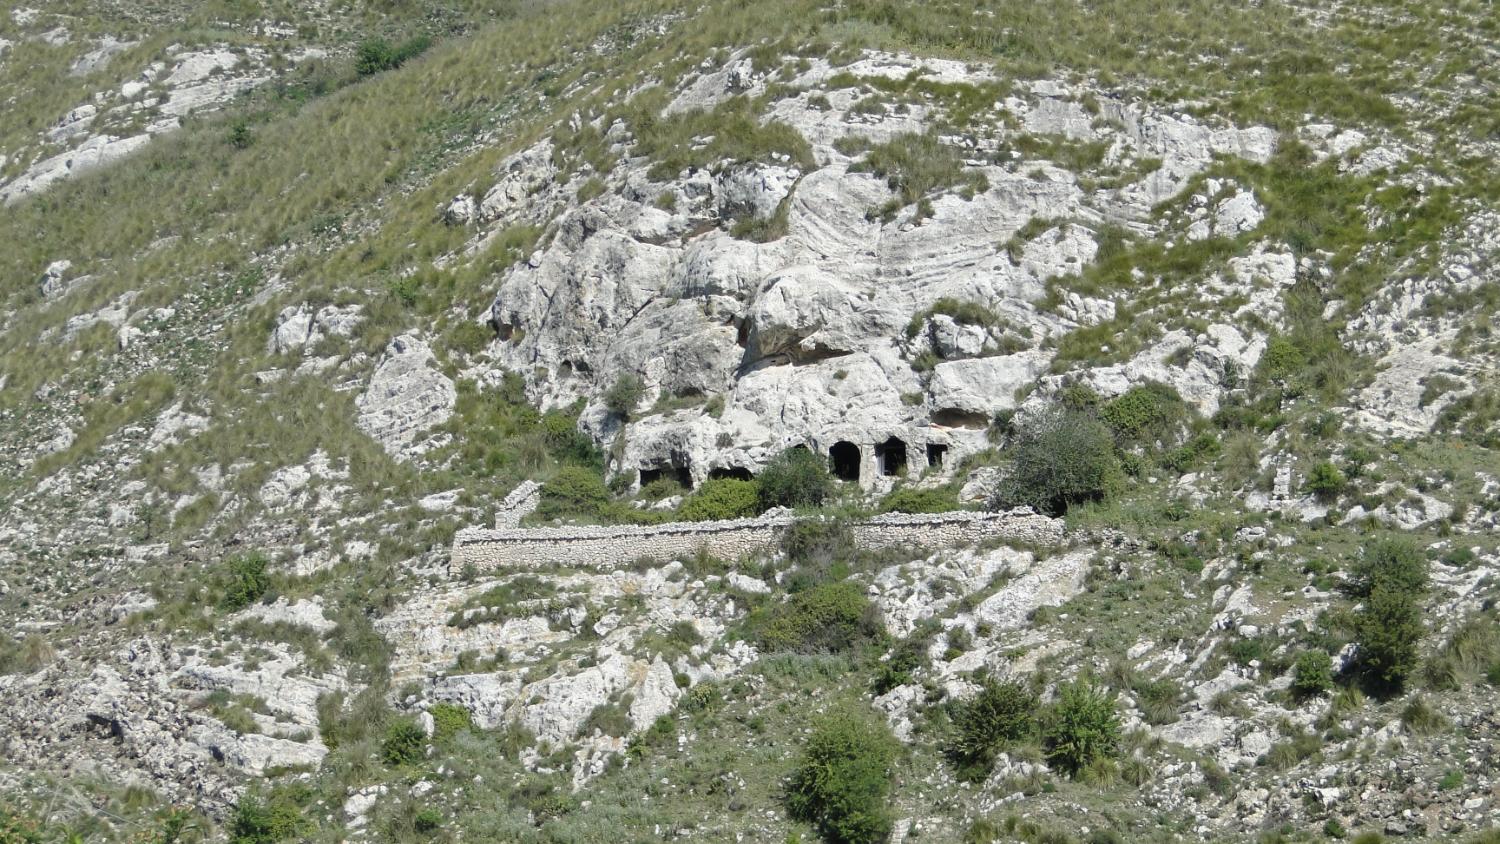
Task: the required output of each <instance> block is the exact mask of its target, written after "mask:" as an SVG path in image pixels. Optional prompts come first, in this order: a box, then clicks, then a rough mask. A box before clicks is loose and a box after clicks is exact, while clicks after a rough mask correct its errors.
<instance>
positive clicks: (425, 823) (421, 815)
mask: <svg viewBox="0 0 1500 844" xmlns="http://www.w3.org/2000/svg"><path fill="white" fill-rule="evenodd" d="M411 826H412V829H415V830H416V831H417V832H420V833H423V834H424V835H425V834H427V833H432V832H437V831H438V830H439V829H441V828H442V826H443V813H442V812H439V811H438V810H437V809H434V808H432V807H431V806H427V807H425V808H422V809H418V810H417V812H416V814H414V815H412V816H411Z"/></svg>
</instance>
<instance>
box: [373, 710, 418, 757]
mask: <svg viewBox="0 0 1500 844" xmlns="http://www.w3.org/2000/svg"><path fill="white" fill-rule="evenodd" d="M426 748H427V735H426V734H425V733H423V732H422V728H421V727H419V726H417V722H416V721H413V720H411V719H410V718H402V719H401V720H399V721H396V722H394V723H392V724H391V725H390V726H389V727H386V730H385V738H384V739H382V740H381V742H380V758H381V759H384V760H385V763H386V764H387V765H391V766H398V765H412V764H415V763H417V762H419V761H421V759H422V755H423V754H424V753H425V752H426Z"/></svg>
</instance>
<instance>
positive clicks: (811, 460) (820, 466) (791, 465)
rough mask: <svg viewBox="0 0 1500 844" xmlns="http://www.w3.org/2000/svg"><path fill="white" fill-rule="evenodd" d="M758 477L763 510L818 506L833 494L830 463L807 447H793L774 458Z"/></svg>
mask: <svg viewBox="0 0 1500 844" xmlns="http://www.w3.org/2000/svg"><path fill="white" fill-rule="evenodd" d="M756 480H757V482H758V483H759V484H760V489H759V492H760V506H761V509H762V510H769V509H770V508H772V507H817V506H819V505H820V504H822V503H823V502H824V501H826V500H827V499H828V498H829V496H831V495H832V494H833V479H832V478H831V477H829V475H828V465H827V463H826V462H825V461H824V460H823V458H821V457H819V456H817V455H816V454H813V453H812V452H811V451H810V450H808V449H805V448H789V449H787V450H786V451H783V452H781V453H780V454H778V455H776V456H775V457H773V458H771V462H770V463H767V464H766V467H765V468H764V469H762V470H761V473H760V476H759V477H758V478H756Z"/></svg>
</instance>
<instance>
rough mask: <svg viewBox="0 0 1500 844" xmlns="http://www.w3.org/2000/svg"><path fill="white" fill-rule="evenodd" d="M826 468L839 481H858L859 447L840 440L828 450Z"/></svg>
mask: <svg viewBox="0 0 1500 844" xmlns="http://www.w3.org/2000/svg"><path fill="white" fill-rule="evenodd" d="M828 468H829V470H830V471H832V472H833V476H834V477H835V478H838V479H839V480H841V481H858V480H859V446H857V445H855V444H854V443H851V442H845V441H843V440H840V441H838V442H836V443H834V444H833V448H830V449H828Z"/></svg>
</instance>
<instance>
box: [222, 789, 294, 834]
mask: <svg viewBox="0 0 1500 844" xmlns="http://www.w3.org/2000/svg"><path fill="white" fill-rule="evenodd" d="M305 788H306V786H301V787H300V788H298V787H295V786H283V787H278V788H275V789H272V791H271V793H270V794H268V795H260V794H256V793H251V794H247V795H245V797H244V799H242V800H241V801H240V803H239V805H238V806H236V807H235V810H234V814H233V815H232V816H231V817H230V820H229V829H228V832H229V841H230V844H280V842H282V841H291V840H294V839H298V838H303V837H305V835H306V833H307V832H309V831H310V828H311V826H312V825H311V823H310V822H309V821H308V819H307V818H306V817H305V816H304V815H303V814H302V807H301V805H300V804H301V803H302V802H303V801H304V800H305V799H306V798H307V797H308V796H309V795H307V794H306V793H305V792H304V789H305Z"/></svg>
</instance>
